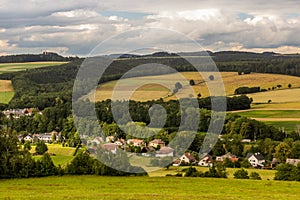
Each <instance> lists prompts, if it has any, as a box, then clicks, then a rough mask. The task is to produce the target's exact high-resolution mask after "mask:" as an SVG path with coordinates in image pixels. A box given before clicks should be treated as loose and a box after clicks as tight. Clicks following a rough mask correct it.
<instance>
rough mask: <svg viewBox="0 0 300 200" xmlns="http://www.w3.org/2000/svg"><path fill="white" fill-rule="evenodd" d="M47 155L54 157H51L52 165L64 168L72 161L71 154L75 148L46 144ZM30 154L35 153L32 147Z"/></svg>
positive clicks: (37, 157)
mask: <svg viewBox="0 0 300 200" xmlns="http://www.w3.org/2000/svg"><path fill="white" fill-rule="evenodd" d="M47 147H48V153H54V154H55V155H56V156H51V158H52V160H53V163H54V164H55V165H56V166H58V165H61V166H65V165H66V164H67V163H68V162H70V161H71V160H72V159H73V154H74V152H75V148H71V147H62V146H61V145H58V144H47ZM30 152H31V153H33V152H35V146H32V149H31V151H30ZM40 157H41V156H34V158H36V159H39V158H40Z"/></svg>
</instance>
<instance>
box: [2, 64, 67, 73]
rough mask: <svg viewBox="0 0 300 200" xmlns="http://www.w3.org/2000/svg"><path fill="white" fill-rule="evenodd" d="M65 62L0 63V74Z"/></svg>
mask: <svg viewBox="0 0 300 200" xmlns="http://www.w3.org/2000/svg"><path fill="white" fill-rule="evenodd" d="M64 63H67V62H26V63H0V74H2V73H7V72H16V71H23V70H26V69H34V68H40V67H48V66H56V65H62V64H64Z"/></svg>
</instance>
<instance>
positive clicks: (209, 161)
mask: <svg viewBox="0 0 300 200" xmlns="http://www.w3.org/2000/svg"><path fill="white" fill-rule="evenodd" d="M198 165H199V166H203V167H212V166H213V158H212V156H211V155H208V154H207V155H206V156H204V157H203V158H201V159H200V160H199V162H198Z"/></svg>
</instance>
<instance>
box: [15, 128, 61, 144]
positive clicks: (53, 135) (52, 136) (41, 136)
mask: <svg viewBox="0 0 300 200" xmlns="http://www.w3.org/2000/svg"><path fill="white" fill-rule="evenodd" d="M59 137H60V133H58V132H56V131H52V132H49V133H36V134H31V133H28V134H26V135H19V136H18V140H19V141H20V142H36V141H42V142H45V143H53V142H56V141H58V140H59ZM53 140H55V141H53Z"/></svg>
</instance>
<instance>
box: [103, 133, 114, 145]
mask: <svg viewBox="0 0 300 200" xmlns="http://www.w3.org/2000/svg"><path fill="white" fill-rule="evenodd" d="M105 141H106V142H109V143H110V142H114V141H115V137H114V136H113V135H111V136H107V137H106V138H105Z"/></svg>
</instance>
